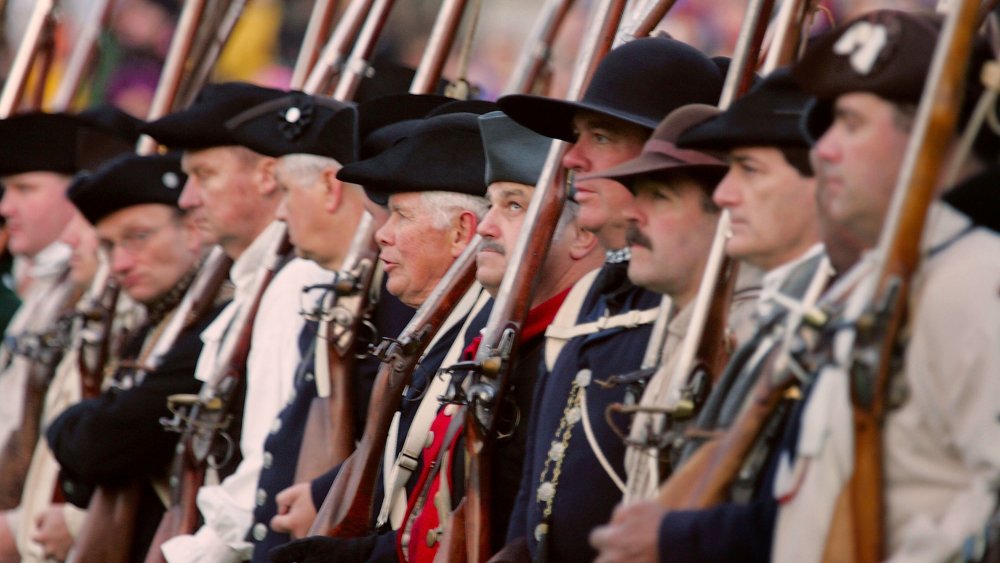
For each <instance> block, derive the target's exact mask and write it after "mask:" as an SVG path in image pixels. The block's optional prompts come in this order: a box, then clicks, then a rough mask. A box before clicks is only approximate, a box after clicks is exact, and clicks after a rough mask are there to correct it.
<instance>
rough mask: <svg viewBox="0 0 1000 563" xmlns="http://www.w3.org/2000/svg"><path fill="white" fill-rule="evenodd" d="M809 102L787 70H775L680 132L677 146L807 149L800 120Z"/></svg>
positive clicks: (721, 148)
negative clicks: (725, 106) (721, 109)
mask: <svg viewBox="0 0 1000 563" xmlns="http://www.w3.org/2000/svg"><path fill="white" fill-rule="evenodd" d="M810 99H811V96H810V95H809V94H807V93H805V92H803V91H802V90H801V89H800V88H799V87H798V85H797V84H796V83H795V81H794V80H793V79H792V75H791V70H790V69H788V68H783V69H778V70H776V71H774V72H772V73H771V74H770V75H768V76H767V77H766V78H764V79H763V80H762V81H761V82H760V83H758V84H757V85H756V86H755V87H754V88H753V89H751V90H750V92H748V93H747V94H746V95H744V96H743V97H741V98H739V99H738V100H736V101H735V102H733V104H732V105H731V106H730V107H729V109H727V110H726V111H724V112H721V113H719V114H718V115H716V116H714V117H710V118H709V119H707V120H706V121H704V122H701V123H697V124H695V125H694V126H692V127H691V128H689V129H688V130H686V131H684V132H683V133H682V134H681V136H680V139H679V140H678V145H680V146H682V147H688V148H698V149H716V150H729V149H732V148H735V147H740V146H780V147H802V148H808V147H809V139H808V138H807V137H806V136H805V134H804V132H803V131H802V128H801V119H802V114H803V112H804V111H805V109H806V105H807V104H808V103H809V100H810Z"/></svg>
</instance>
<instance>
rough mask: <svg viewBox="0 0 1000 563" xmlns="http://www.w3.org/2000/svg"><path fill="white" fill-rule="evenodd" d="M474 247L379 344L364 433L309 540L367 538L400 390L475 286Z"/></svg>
mask: <svg viewBox="0 0 1000 563" xmlns="http://www.w3.org/2000/svg"><path fill="white" fill-rule="evenodd" d="M479 241H480V239H479V237H478V236H477V237H474V238H473V240H472V241H470V242H469V244H468V246H466V248H465V250H464V251H463V252H462V254H460V255H459V257H458V258H456V259H455V262H453V263H452V265H451V267H450V268H449V269H448V272H447V273H446V274H445V275H444V277H442V278H441V281H439V282H438V284H437V286H435V288H434V291H432V292H431V294H430V296H428V298H427V300H426V301H424V303H423V305H421V306H420V309H418V310H417V312H416V314H414V316H413V318H412V319H411V320H410V322H409V323H408V324H407V325H406V328H404V329H403V331H402V332H401V333H400V335H399V338H398V339H396V340H390V339H385V340H383V341H382V343H381V344H380V345H379V347H378V349H377V350H376V352H375V355H376V356H377V357H379V358H381V359H382V364H381V365H380V366H379V371H378V374H377V375H376V376H375V383H374V385H373V387H372V394H371V399H370V400H369V406H368V414H367V417H366V419H365V428H364V433H363V434H362V437H361V441H360V442H359V443H358V445H357V448H356V449H355V451H354V453H353V454H351V456H350V457H349V458H348V459H347V461H345V462H344V464H343V465H342V466H341V469H340V472H339V473H338V474H337V478H336V480H335V481H334V483H333V486H332V487H331V488H330V492H329V493H328V494H327V496H326V499H325V500H324V501H323V505H322V506H321V507H320V509H319V512H318V514H317V516H316V520H315V521H314V522H313V526H312V528H310V531H309V535H328V536H341V537H357V536H361V535H364V534H365V533H367V531H368V529H369V523H370V522H371V517H372V512H373V510H372V509H373V502H374V492H375V480H376V478H377V476H378V470H379V466H380V465H381V463H382V454H383V452H384V451H385V441H386V436H387V435H388V433H389V426H390V423H391V421H392V417H393V414H394V413H395V412H396V411H397V410H399V405H400V403H401V401H402V396H403V389H404V388H405V387H406V386H407V385H408V384H409V382H410V377H411V376H412V374H413V370H414V368H415V367H416V365H417V361H418V360H419V359H420V357H421V356H422V355H423V352H424V350H426V349H427V346H428V345H429V344H430V342H431V340H432V339H433V338H434V336H435V335H436V334H437V333H438V331H439V330H440V329H441V326H442V325H443V324H444V322H445V320H446V319H447V318H448V315H449V314H450V312H451V310H452V309H453V308H454V307H455V305H456V304H457V303H458V302H459V301H460V300H461V299H462V297H463V296H464V295H465V293H466V292H467V291H468V290H469V288H470V287H471V286H472V282H473V281H474V280H475V273H476V252H477V249H478V247H479Z"/></svg>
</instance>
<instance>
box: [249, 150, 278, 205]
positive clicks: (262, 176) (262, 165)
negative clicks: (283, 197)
mask: <svg viewBox="0 0 1000 563" xmlns="http://www.w3.org/2000/svg"><path fill="white" fill-rule="evenodd" d="M277 168H278V159H276V158H273V157H270V156H262V157H261V158H260V159H259V160H258V161H257V164H256V166H254V169H253V179H254V182H255V183H256V184H257V193H258V194H260V195H262V196H265V197H269V196H272V195H275V194H277V193H278V179H277V176H275V171H276V170H277Z"/></svg>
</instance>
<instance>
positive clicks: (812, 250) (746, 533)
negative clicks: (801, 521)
mask: <svg viewBox="0 0 1000 563" xmlns="http://www.w3.org/2000/svg"><path fill="white" fill-rule="evenodd" d="M810 98H811V97H810V96H809V95H808V94H806V93H805V92H802V91H801V90H800V89H799V88H798V87H797V86H796V85H795V83H794V82H793V81H792V79H791V76H790V73H789V71H788V70H787V69H782V70H778V71H775V72H774V73H772V74H771V75H770V76H767V77H766V78H765V79H764V80H763V81H762V82H760V83H759V84H758V85H757V86H756V87H755V88H754V89H753V90H751V91H750V92H749V93H748V94H746V95H745V96H743V97H741V98H740V99H738V100H737V101H736V102H735V103H733V105H732V106H731V107H730V108H729V109H728V110H726V111H725V112H722V111H720V110H718V109H716V108H710V109H706V110H704V112H705V113H704V115H703V119H702V120H700V121H699V122H697V123H695V124H693V125H692V126H690V127H688V128H687V129H686V130H685V131H684V132H683V133H682V134H681V135H680V136H679V138H678V139H677V146H678V147H680V149H682V150H683V149H702V150H714V151H720V152H726V153H728V160H729V170H728V172H727V173H726V176H725V177H724V178H723V179H722V181H721V182H720V183H719V185H718V186H717V187H716V188H715V191H714V193H713V199H714V201H715V203H716V204H718V205H719V206H720V207H723V208H725V209H728V210H729V212H730V217H731V221H732V227H731V230H732V236H731V237H730V238H729V240H728V241H727V243H726V253H727V254H728V255H729V256H731V257H733V258H736V259H739V260H742V261H745V262H747V263H749V264H751V265H752V266H755V267H758V268H760V269H761V270H762V271H763V272H764V277H763V280H762V281H763V290H762V291H761V295H760V297H759V299H758V301H757V305H756V310H755V315H754V318H755V330H754V335H753V337H752V338H750V339H749V340H748V341H747V342H746V343H744V344H743V346H742V347H741V349H740V350H739V351H737V352H735V353H734V354H733V359H732V360H731V361H730V363H729V365H727V366H726V368H725V370H724V371H723V373H722V374H721V375H720V380H719V383H717V384H716V386H715V389H713V391H712V396H710V397H709V399H708V401H707V403H708V404H713V403H716V402H717V403H718V404H719V405H720V413H719V414H718V416H716V417H713V418H712V419H711V420H706V419H705V417H699V421H698V425H699V427H702V428H704V427H706V426H707V427H710V428H716V427H718V428H726V427H728V426H729V425H730V424H731V423H732V417H733V415H734V413H735V412H737V411H738V410H739V407H740V404H741V402H742V399H743V394H742V393H736V392H732V393H730V390H731V389H747V388H749V387H752V385H753V381H754V380H755V379H756V378H757V377H759V376H764V375H763V373H762V372H764V370H767V369H769V366H768V365H767V362H763V361H761V359H762V358H764V357H766V356H767V355H768V353H770V351H771V350H772V349H773V347H774V346H775V343H776V342H781V339H780V335H779V336H775V334H776V333H775V330H776V329H775V327H779V328H778V330H780V327H783V326H784V324H785V323H784V322H783V321H784V319H785V317H786V315H787V313H788V309H789V307H796V306H802V305H801V304H800V303H801V302H802V300H803V299H804V298H807V297H808V296H807V295H806V294H808V293H812V296H811V298H812V299H815V294H816V293H817V292H818V290H820V289H822V288H823V286H824V285H825V283H826V280H827V279H828V277H829V274H830V270H829V268H828V267H827V266H826V265H825V263H824V258H825V257H824V253H823V249H822V245H821V244H820V236H819V229H818V227H817V215H818V212H817V206H816V180H815V178H814V177H813V172H812V167H811V166H810V163H809V141H808V139H807V138H806V137H805V136H804V134H803V133H802V131H801V129H800V127H799V121H800V118H801V115H802V112H803V110H804V108H805V106H806V103H807V102H808V101H809V100H810ZM696 107H697V106H692V107H691V108H685V109H692V110H693V109H695V108H696ZM680 111H683V110H680ZM792 304H794V305H792ZM795 319H797V317H792V320H793V321H794V320H795ZM796 322H797V321H796ZM716 395H718V396H716ZM727 395H728V396H727ZM661 406H662V405H661ZM632 430H633V433H634V432H635V430H636V429H635V427H634V426H633V429H632ZM663 442H666V440H663V441H662V442H661V443H663ZM686 442H687V441H685V444H686ZM678 449H679V448H676V447H675V448H674V450H675V453H676V450H678ZM655 451H656V450H655V449H654V450H653V452H651V456H652V453H655ZM663 455H665V456H667V457H670V454H669V453H664V454H663ZM772 457H773V456H772ZM648 459H655V458H653V457H649V458H648ZM673 459H675V460H676V458H673ZM761 465H762V466H763V465H765V464H761ZM764 469H766V468H764V467H761V471H763V470H764ZM743 481H746V483H743ZM741 484H742V485H741V486H742V487H744V488H749V489H751V490H750V491H749V492H747V491H741V492H740V494H739V496H740V498H746V497H747V496H752V498H753V499H754V501H753V502H733V503H732V504H724V505H722V506H719V507H716V508H713V509H711V510H705V511H684V512H674V513H670V514H666V515H665V513H666V509H665V508H664V507H663V506H661V505H659V504H658V503H657V502H656V501H646V502H633V503H626V504H623V505H622V506H619V507H618V509H616V511H615V514H614V516H613V518H612V520H611V522H610V523H609V524H608V525H607V526H604V527H602V528H598V529H596V530H595V531H594V533H593V534H591V542H592V543H593V544H594V546H595V547H597V548H598V549H599V551H600V558H601V559H602V560H607V561H633V560H634V561H641V560H655V559H656V558H657V557H658V556H659V553H660V552H661V551H662V553H663V555H664V556H667V557H669V558H671V559H677V560H689V559H695V560H717V559H725V558H732V557H736V556H737V555H738V556H739V557H741V558H745V559H747V560H762V559H766V558H767V556H768V555H769V553H770V534H769V533H767V532H766V531H765V532H763V533H762V532H760V530H761V529H764V530H769V526H770V525H769V524H762V522H770V521H771V520H772V519H773V515H774V511H775V503H774V501H773V497H772V496H771V494H770V489H769V487H768V484H770V481H769V480H767V479H764V484H763V485H760V484H759V483H758V482H757V476H756V475H755V476H752V477H748V478H747V479H745V480H744V479H741ZM654 485H655V483H654ZM733 496H737V494H736V493H734V495H733ZM758 499H761V500H760V501H758Z"/></svg>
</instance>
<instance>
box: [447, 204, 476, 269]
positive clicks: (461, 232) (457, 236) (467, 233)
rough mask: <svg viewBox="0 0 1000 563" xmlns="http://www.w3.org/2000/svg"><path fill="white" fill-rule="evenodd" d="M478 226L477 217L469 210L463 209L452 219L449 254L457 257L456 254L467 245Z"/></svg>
mask: <svg viewBox="0 0 1000 563" xmlns="http://www.w3.org/2000/svg"><path fill="white" fill-rule="evenodd" d="M478 226H479V217H477V216H476V214H475V213H473V212H471V211H469V210H463V211H462V213H461V214H459V216H458V217H457V218H456V219H455V220H453V221H452V235H451V256H452V257H453V258H458V255H459V254H461V253H462V251H463V250H465V247H466V246H468V245H469V241H471V240H472V237H473V236H475V234H476V227H478Z"/></svg>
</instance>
